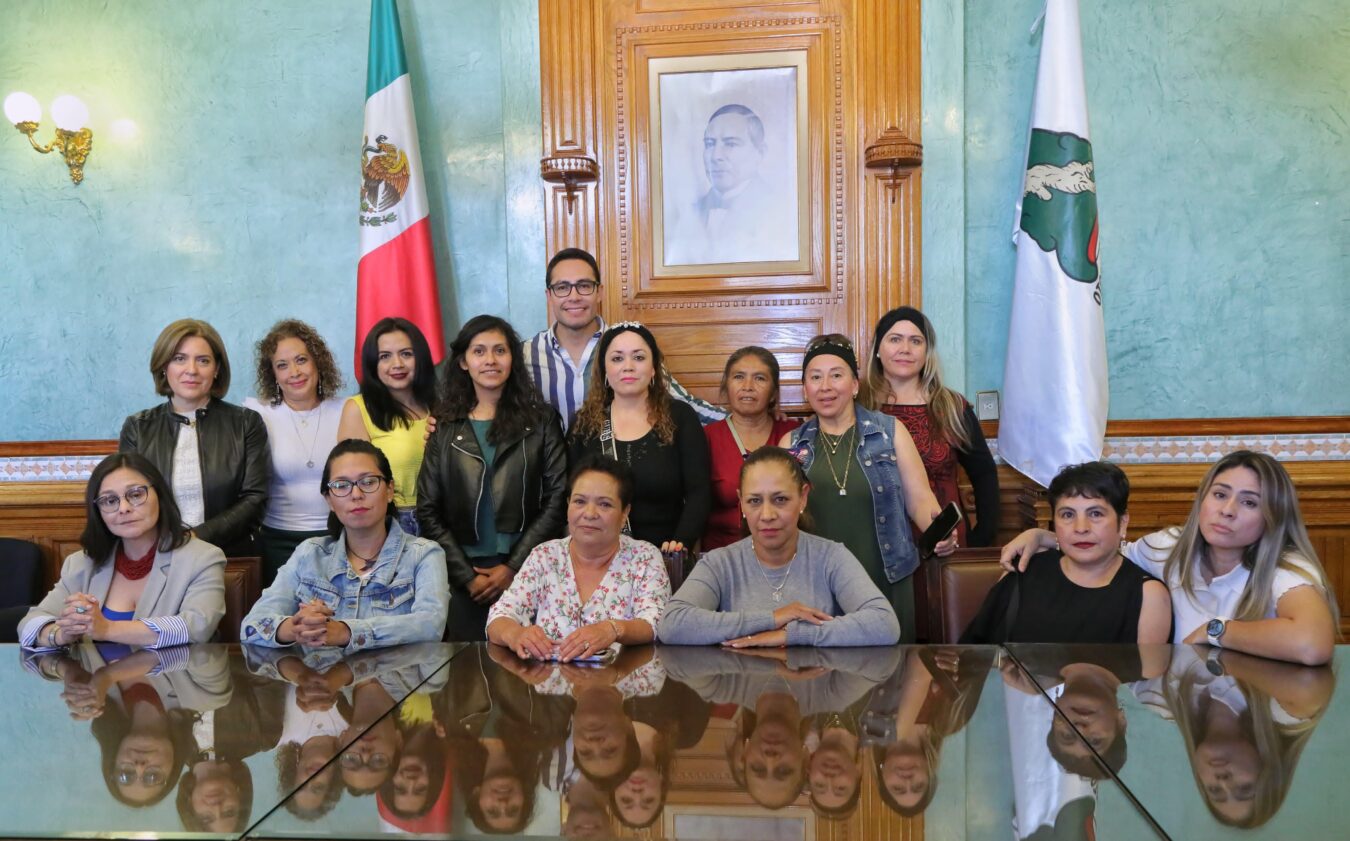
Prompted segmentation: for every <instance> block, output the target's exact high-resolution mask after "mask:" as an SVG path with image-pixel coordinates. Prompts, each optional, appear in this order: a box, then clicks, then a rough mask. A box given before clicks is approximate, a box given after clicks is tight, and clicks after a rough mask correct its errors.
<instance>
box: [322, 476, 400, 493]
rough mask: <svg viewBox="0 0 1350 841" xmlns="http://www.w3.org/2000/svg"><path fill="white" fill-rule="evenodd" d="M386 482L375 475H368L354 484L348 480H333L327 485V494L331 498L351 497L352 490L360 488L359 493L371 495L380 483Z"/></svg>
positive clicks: (381, 477)
mask: <svg viewBox="0 0 1350 841" xmlns="http://www.w3.org/2000/svg"><path fill="white" fill-rule="evenodd" d="M388 481H389V480H388V479H386V478H385V477H383V476H380V475H379V474H376V473H368V474H366V475H365V476H362V477H361V478H360V479H357V480H356V481H355V482H353V481H351V480H350V479H334V480H333V481H331V482H329V483H328V492H329V493H330V494H332V495H333V496H351V493H352V488H360V489H361V493H368V494H373V493H375V492H376V491H378V490H379V489H380V484H381V483H382V482H388Z"/></svg>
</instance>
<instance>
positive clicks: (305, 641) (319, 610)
mask: <svg viewBox="0 0 1350 841" xmlns="http://www.w3.org/2000/svg"><path fill="white" fill-rule="evenodd" d="M287 636H289V637H290V639H287V638H286V637H287ZM277 638H278V639H279V641H281V642H284V643H285V642H295V643H299V644H300V645H303V646H305V647H306V648H320V647H322V646H325V645H346V644H347V643H349V642H351V641H352V629H351V628H349V627H347V623H346V622H339V621H337V620H336V619H334V618H333V609H332V608H331V607H329V606H328V605H326V604H324V603H323V602H322V601H320V600H319V599H311V600H310V601H308V602H306V603H305V604H302V605H300V609H299V610H297V611H296V612H295V615H294V616H292V617H290V618H288V619H287V620H286V621H285V622H282V623H281V627H280V628H278V629H277Z"/></svg>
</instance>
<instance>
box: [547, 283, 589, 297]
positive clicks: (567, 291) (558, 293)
mask: <svg viewBox="0 0 1350 841" xmlns="http://www.w3.org/2000/svg"><path fill="white" fill-rule="evenodd" d="M599 288H600V281H598V280H560V281H558V282H557V283H555V284H553V285H552V286H550V287H549V288H548V291H550V292H552V293H553V297H555V298H566V297H567V296H568V295H571V294H572V290H573V289H575V290H577V294H578V295H582V296H587V295H594V294H595V290H597V289H599Z"/></svg>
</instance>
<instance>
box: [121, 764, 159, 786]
mask: <svg viewBox="0 0 1350 841" xmlns="http://www.w3.org/2000/svg"><path fill="white" fill-rule="evenodd" d="M165 779H167V778H166V776H165V774H164V772H163V771H161V770H159V769H157V768H146V769H145V771H144V772H140V771H137V770H136V766H135V765H119V766H118V767H117V784H118V785H119V786H129V785H131V784H132V783H137V782H139V783H140V784H141V785H146V786H150V787H152V788H153V787H156V786H162V785H164V781H165Z"/></svg>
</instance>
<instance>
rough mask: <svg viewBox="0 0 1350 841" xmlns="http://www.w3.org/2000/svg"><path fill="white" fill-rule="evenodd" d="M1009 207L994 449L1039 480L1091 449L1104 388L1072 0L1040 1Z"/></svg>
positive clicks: (1093, 196)
mask: <svg viewBox="0 0 1350 841" xmlns="http://www.w3.org/2000/svg"><path fill="white" fill-rule="evenodd" d="M1030 131H1031V137H1030V139H1029V142H1028V143H1027V171H1026V181H1025V182H1024V184H1023V188H1022V195H1021V199H1020V205H1021V208H1020V213H1019V214H1018V217H1019V218H1018V227H1017V232H1016V237H1015V238H1016V242H1017V273H1016V279H1015V281H1014V289H1013V305H1012V323H1011V325H1010V326H1009V328H1008V357H1007V361H1006V363H1005V366H1004V370H1003V392H1004V394H1003V407H1004V408H1003V417H1002V420H1001V422H1000V423H999V433H998V451H999V455H1000V456H1001V457H1002V458H1003V460H1004V461H1006V462H1007V463H1008V464H1009V465H1011V466H1013V467H1015V468H1017V469H1018V470H1020V471H1021V472H1022V473H1025V474H1026V475H1027V476H1029V477H1031V478H1032V479H1033V480H1035V481H1036V482H1038V483H1039V484H1041V485H1049V484H1050V480H1051V479H1053V478H1054V476H1055V474H1056V473H1058V472H1059V470H1060V468H1062V467H1064V466H1065V465H1068V464H1076V463H1078V462H1083V461H1092V460H1095V459H1099V458H1101V454H1102V441H1103V438H1104V437H1105V434H1106V415H1107V407H1108V404H1109V398H1110V390H1109V388H1108V385H1107V376H1106V325H1105V323H1104V321H1103V319H1102V292H1101V275H1100V273H1099V271H1098V266H1097V183H1096V181H1095V179H1094V174H1093V163H1092V143H1091V141H1090V139H1089V134H1088V116H1087V93H1086V90H1085V87H1084V84H1083V46H1082V39H1081V37H1080V35H1079V31H1078V0H1049V2H1048V3H1047V4H1046V9H1045V28H1044V31H1043V33H1042V36H1041V60H1040V65H1039V67H1038V68H1037V71H1036V95H1035V100H1034V102H1033V104H1032V108H1031V127H1030Z"/></svg>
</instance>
